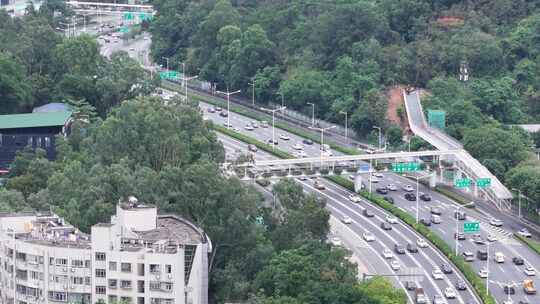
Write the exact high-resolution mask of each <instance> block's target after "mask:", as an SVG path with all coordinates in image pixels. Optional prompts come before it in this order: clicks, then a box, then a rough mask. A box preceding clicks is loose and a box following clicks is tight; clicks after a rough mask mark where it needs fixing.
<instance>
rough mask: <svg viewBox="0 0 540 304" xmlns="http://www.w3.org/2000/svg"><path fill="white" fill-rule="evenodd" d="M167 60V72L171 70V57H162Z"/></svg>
mask: <svg viewBox="0 0 540 304" xmlns="http://www.w3.org/2000/svg"><path fill="white" fill-rule="evenodd" d="M161 58H163V59H165V61H166V62H167V72H168V71H169V57H161Z"/></svg>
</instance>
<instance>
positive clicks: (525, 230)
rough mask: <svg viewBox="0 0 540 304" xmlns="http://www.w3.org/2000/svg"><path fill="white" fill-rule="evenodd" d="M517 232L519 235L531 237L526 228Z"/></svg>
mask: <svg viewBox="0 0 540 304" xmlns="http://www.w3.org/2000/svg"><path fill="white" fill-rule="evenodd" d="M517 234H519V235H521V236H522V237H526V238H530V237H532V234H531V233H530V232H529V230H527V228H522V229H520V230H519V231H518V232H517Z"/></svg>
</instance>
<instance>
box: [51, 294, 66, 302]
mask: <svg viewBox="0 0 540 304" xmlns="http://www.w3.org/2000/svg"><path fill="white" fill-rule="evenodd" d="M49 299H50V300H53V301H57V302H66V301H67V294H66V293H65V292H58V291H49Z"/></svg>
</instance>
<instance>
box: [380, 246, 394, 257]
mask: <svg viewBox="0 0 540 304" xmlns="http://www.w3.org/2000/svg"><path fill="white" fill-rule="evenodd" d="M382 256H383V258H385V259H391V258H393V257H394V254H393V253H392V250H390V249H389V248H385V249H384V250H383V252H382Z"/></svg>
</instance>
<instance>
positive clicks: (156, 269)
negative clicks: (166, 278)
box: [150, 264, 160, 273]
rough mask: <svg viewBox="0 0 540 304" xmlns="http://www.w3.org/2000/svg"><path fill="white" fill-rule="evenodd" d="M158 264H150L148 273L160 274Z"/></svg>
mask: <svg viewBox="0 0 540 304" xmlns="http://www.w3.org/2000/svg"><path fill="white" fill-rule="evenodd" d="M159 268H160V267H159V264H150V273H160V269H159Z"/></svg>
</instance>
